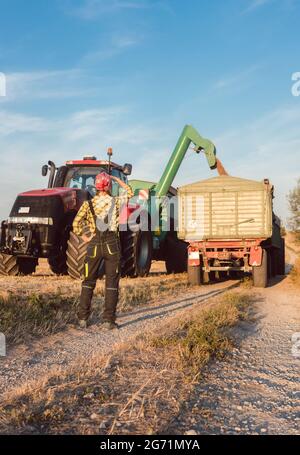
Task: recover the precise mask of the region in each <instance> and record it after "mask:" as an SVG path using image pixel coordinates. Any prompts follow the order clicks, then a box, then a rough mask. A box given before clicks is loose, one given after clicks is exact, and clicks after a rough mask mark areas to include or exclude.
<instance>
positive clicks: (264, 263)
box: [252, 249, 268, 288]
mask: <svg viewBox="0 0 300 455" xmlns="http://www.w3.org/2000/svg"><path fill="white" fill-rule="evenodd" d="M252 273H253V284H254V286H255V287H256V288H266V287H267V285H268V253H267V251H266V250H265V249H263V250H262V260H261V265H260V266H254V267H253V268H252Z"/></svg>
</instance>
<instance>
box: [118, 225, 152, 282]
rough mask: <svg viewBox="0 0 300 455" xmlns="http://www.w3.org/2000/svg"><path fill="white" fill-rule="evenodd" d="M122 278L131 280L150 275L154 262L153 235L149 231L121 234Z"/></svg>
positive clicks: (129, 230)
mask: <svg viewBox="0 0 300 455" xmlns="http://www.w3.org/2000/svg"><path fill="white" fill-rule="evenodd" d="M120 240H121V249H122V264H121V268H122V276H123V277H125V276H128V277H131V278H135V277H138V276H140V277H144V276H147V275H148V274H149V271H150V268H151V262H152V234H151V232H149V231H141V230H139V231H138V232H133V231H131V229H127V231H121V232H120Z"/></svg>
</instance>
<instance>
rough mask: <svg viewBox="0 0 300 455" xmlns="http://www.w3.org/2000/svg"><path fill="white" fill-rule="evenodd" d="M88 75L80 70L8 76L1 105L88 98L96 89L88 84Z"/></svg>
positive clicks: (33, 72) (18, 73)
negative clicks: (16, 102) (34, 100)
mask: <svg viewBox="0 0 300 455" xmlns="http://www.w3.org/2000/svg"><path fill="white" fill-rule="evenodd" d="M87 78H88V75H87V74H86V73H85V72H84V71H83V70H79V69H76V68H75V69H69V70H57V71H55V70H53V71H32V72H31V71H28V72H16V73H8V74H6V82H7V83H6V85H7V90H6V97H3V98H1V100H0V102H1V103H9V102H12V101H16V100H17V101H20V100H23V99H52V98H55V99H64V98H71V97H78V96H88V95H92V94H93V93H94V92H95V87H93V86H91V84H87V83H86V81H87Z"/></svg>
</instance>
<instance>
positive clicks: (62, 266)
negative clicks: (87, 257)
mask: <svg viewBox="0 0 300 455" xmlns="http://www.w3.org/2000/svg"><path fill="white" fill-rule="evenodd" d="M48 264H49V267H50V269H51V272H53V273H54V274H55V275H68V266H67V256H66V253H64V254H59V255H57V256H51V257H50V258H49V259H48Z"/></svg>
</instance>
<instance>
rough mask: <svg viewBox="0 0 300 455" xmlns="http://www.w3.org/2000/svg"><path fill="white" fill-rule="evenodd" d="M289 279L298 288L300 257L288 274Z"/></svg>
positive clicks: (299, 282)
mask: <svg viewBox="0 0 300 455" xmlns="http://www.w3.org/2000/svg"><path fill="white" fill-rule="evenodd" d="M290 277H291V280H292V282H293V284H295V285H297V286H300V257H299V258H297V259H296V261H295V264H294V265H293V267H292V270H291V272H290Z"/></svg>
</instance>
